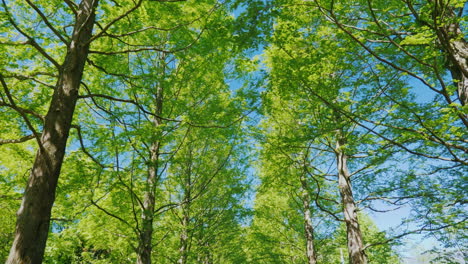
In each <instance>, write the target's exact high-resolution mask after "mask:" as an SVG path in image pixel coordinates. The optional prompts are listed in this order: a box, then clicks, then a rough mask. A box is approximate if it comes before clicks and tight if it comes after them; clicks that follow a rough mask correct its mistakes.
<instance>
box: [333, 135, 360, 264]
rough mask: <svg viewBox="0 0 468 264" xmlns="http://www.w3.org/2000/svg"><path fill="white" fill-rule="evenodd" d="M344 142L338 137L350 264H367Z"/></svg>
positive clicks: (339, 168) (341, 189) (339, 174)
mask: <svg viewBox="0 0 468 264" xmlns="http://www.w3.org/2000/svg"><path fill="white" fill-rule="evenodd" d="M343 146H344V140H343V139H342V138H341V137H340V136H338V140H337V142H336V148H335V154H336V160H337V166H338V187H339V189H340V195H341V202H342V205H343V213H344V220H345V223H346V234H347V240H348V254H349V263H351V264H365V263H367V257H366V255H365V253H364V245H363V241H362V235H361V229H360V228H359V221H358V216H357V211H356V203H355V202H354V197H353V192H352V188H351V179H350V175H349V172H348V165H347V159H348V157H347V156H346V154H345V153H344V151H343Z"/></svg>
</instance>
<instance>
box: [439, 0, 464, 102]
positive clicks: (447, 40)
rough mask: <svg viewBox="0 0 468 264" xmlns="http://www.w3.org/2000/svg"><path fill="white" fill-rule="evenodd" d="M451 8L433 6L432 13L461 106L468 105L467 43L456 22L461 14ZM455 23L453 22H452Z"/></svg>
mask: <svg viewBox="0 0 468 264" xmlns="http://www.w3.org/2000/svg"><path fill="white" fill-rule="evenodd" d="M457 13H458V11H457V10H456V9H454V8H453V7H450V6H449V5H447V6H440V5H438V4H435V5H434V10H433V12H432V16H433V18H434V19H433V20H434V21H441V23H440V24H439V23H437V22H436V23H435V25H434V28H435V29H436V33H437V38H438V39H439V43H440V44H441V49H442V50H443V51H444V52H445V55H446V58H447V61H448V66H449V67H448V68H449V70H450V73H451V74H452V79H453V81H454V84H455V86H456V87H457V92H458V98H459V99H460V104H461V105H466V104H468V43H467V42H466V40H465V39H464V38H463V32H462V30H461V28H460V24H459V23H458V22H457V21H456V20H457V19H458V18H459V16H460V15H461V13H458V15H457ZM454 21H455V22H454Z"/></svg>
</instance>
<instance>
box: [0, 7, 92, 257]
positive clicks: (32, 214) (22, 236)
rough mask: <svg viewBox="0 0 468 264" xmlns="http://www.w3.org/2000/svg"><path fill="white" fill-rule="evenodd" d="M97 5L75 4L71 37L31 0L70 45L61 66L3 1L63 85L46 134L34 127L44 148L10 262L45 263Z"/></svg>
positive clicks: (12, 20)
mask: <svg viewBox="0 0 468 264" xmlns="http://www.w3.org/2000/svg"><path fill="white" fill-rule="evenodd" d="M97 3H98V1H94V0H84V1H82V2H81V3H80V5H79V6H78V7H77V9H76V10H75V9H74V7H72V6H70V9H71V10H73V11H74V12H75V14H76V19H75V21H74V24H73V32H72V33H71V36H69V37H67V38H66V37H64V36H63V34H62V33H61V32H60V31H58V30H57V29H56V28H55V27H54V26H53V25H52V24H50V22H49V21H48V19H47V18H46V17H45V16H44V14H43V13H42V11H41V10H40V9H39V8H38V7H37V6H36V5H34V4H33V3H32V2H29V1H28V4H29V6H30V7H31V8H34V10H35V11H36V13H37V14H36V16H38V17H40V18H41V19H42V22H43V23H44V24H46V26H47V27H48V28H49V30H51V31H52V32H54V33H55V35H56V37H58V38H59V39H60V40H61V41H62V44H64V45H66V56H65V58H64V61H63V63H62V64H59V63H57V61H56V60H55V59H53V58H52V57H51V56H50V55H48V54H47V52H46V51H45V50H44V49H43V48H42V47H41V46H40V44H38V40H37V39H36V38H35V36H34V35H30V33H28V31H29V30H25V29H22V26H23V25H22V24H19V23H18V22H16V21H15V18H14V17H13V15H12V14H11V12H10V10H11V8H12V7H11V6H7V4H6V3H5V1H3V8H4V11H5V12H6V16H7V19H8V22H9V24H10V25H11V26H12V27H14V28H15V30H16V31H17V32H18V34H19V35H20V36H21V38H25V39H26V41H27V42H28V43H29V45H31V46H33V47H34V48H35V49H36V50H37V52H38V53H39V54H41V55H42V56H44V57H45V58H46V59H48V60H49V61H50V62H51V63H52V64H54V66H55V67H56V70H57V72H58V80H57V84H56V85H55V87H54V94H53V95H52V99H51V102H50V105H49V110H48V112H47V114H46V116H45V118H44V128H43V130H42V133H37V132H36V131H35V129H34V128H33V127H30V129H31V130H33V133H34V136H35V137H36V139H37V143H38V144H39V150H38V152H37V154H36V158H35V161H34V165H33V167H32V169H31V175H30V177H29V180H28V184H27V186H26V189H25V192H24V195H23V201H22V204H21V207H20V209H19V211H18V213H17V215H18V216H17V222H16V232H15V239H14V241H13V245H12V247H11V251H10V255H9V257H8V260H7V263H40V262H42V258H43V255H44V248H45V244H46V241H47V235H48V233H49V221H50V215H51V209H52V205H53V203H54V200H55V190H56V187H57V181H58V178H59V175H60V168H61V165H62V161H63V157H64V155H65V146H66V143H67V138H68V134H69V131H70V128H71V123H72V118H73V112H74V110H75V105H76V101H77V100H78V89H79V87H80V81H81V78H82V75H83V69H84V65H85V63H86V58H87V56H88V52H89V43H90V40H91V37H92V31H93V26H94V21H95V9H96V6H97ZM1 82H2V86H3V90H4V94H5V96H6V98H8V102H9V103H10V105H11V106H12V107H13V108H14V107H15V104H16V103H15V101H14V98H13V97H12V95H11V93H10V89H9V87H8V84H7V82H6V81H5V79H4V77H3V76H1ZM21 113H22V112H20V114H21ZM23 115H24V114H23ZM25 120H27V119H26V118H25Z"/></svg>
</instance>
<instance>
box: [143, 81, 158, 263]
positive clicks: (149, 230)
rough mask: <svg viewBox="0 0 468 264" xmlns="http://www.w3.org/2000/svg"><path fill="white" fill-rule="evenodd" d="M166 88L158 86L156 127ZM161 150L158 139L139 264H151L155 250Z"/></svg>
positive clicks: (150, 170)
mask: <svg viewBox="0 0 468 264" xmlns="http://www.w3.org/2000/svg"><path fill="white" fill-rule="evenodd" d="M163 92H164V88H163V86H162V85H158V87H157V88H156V94H155V111H154V113H155V115H156V116H155V117H153V125H154V127H156V128H157V127H159V126H161V124H162V119H161V118H160V117H161V115H162V110H163V101H164V99H163V96H164V94H163ZM160 149H161V140H160V139H159V138H157V139H156V140H155V141H153V142H152V143H151V147H150V153H149V154H150V164H149V166H148V178H147V179H146V191H145V194H144V199H143V207H144V208H143V212H142V214H141V229H140V237H139V241H138V248H137V255H138V257H137V264H151V252H152V250H153V246H152V240H153V222H154V210H155V204H156V200H155V193H156V187H157V184H158V181H159V174H158V170H159V157H160Z"/></svg>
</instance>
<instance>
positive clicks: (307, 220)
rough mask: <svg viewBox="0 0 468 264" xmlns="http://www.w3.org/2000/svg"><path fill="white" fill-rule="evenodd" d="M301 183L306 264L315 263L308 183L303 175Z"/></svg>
mask: <svg viewBox="0 0 468 264" xmlns="http://www.w3.org/2000/svg"><path fill="white" fill-rule="evenodd" d="M301 185H302V209H303V211H304V231H305V238H306V255H307V263H308V264H316V263H317V255H316V253H315V248H314V227H313V225H312V216H311V213H310V202H311V198H310V194H309V192H308V191H307V190H308V185H307V182H306V179H305V178H304V176H301Z"/></svg>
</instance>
